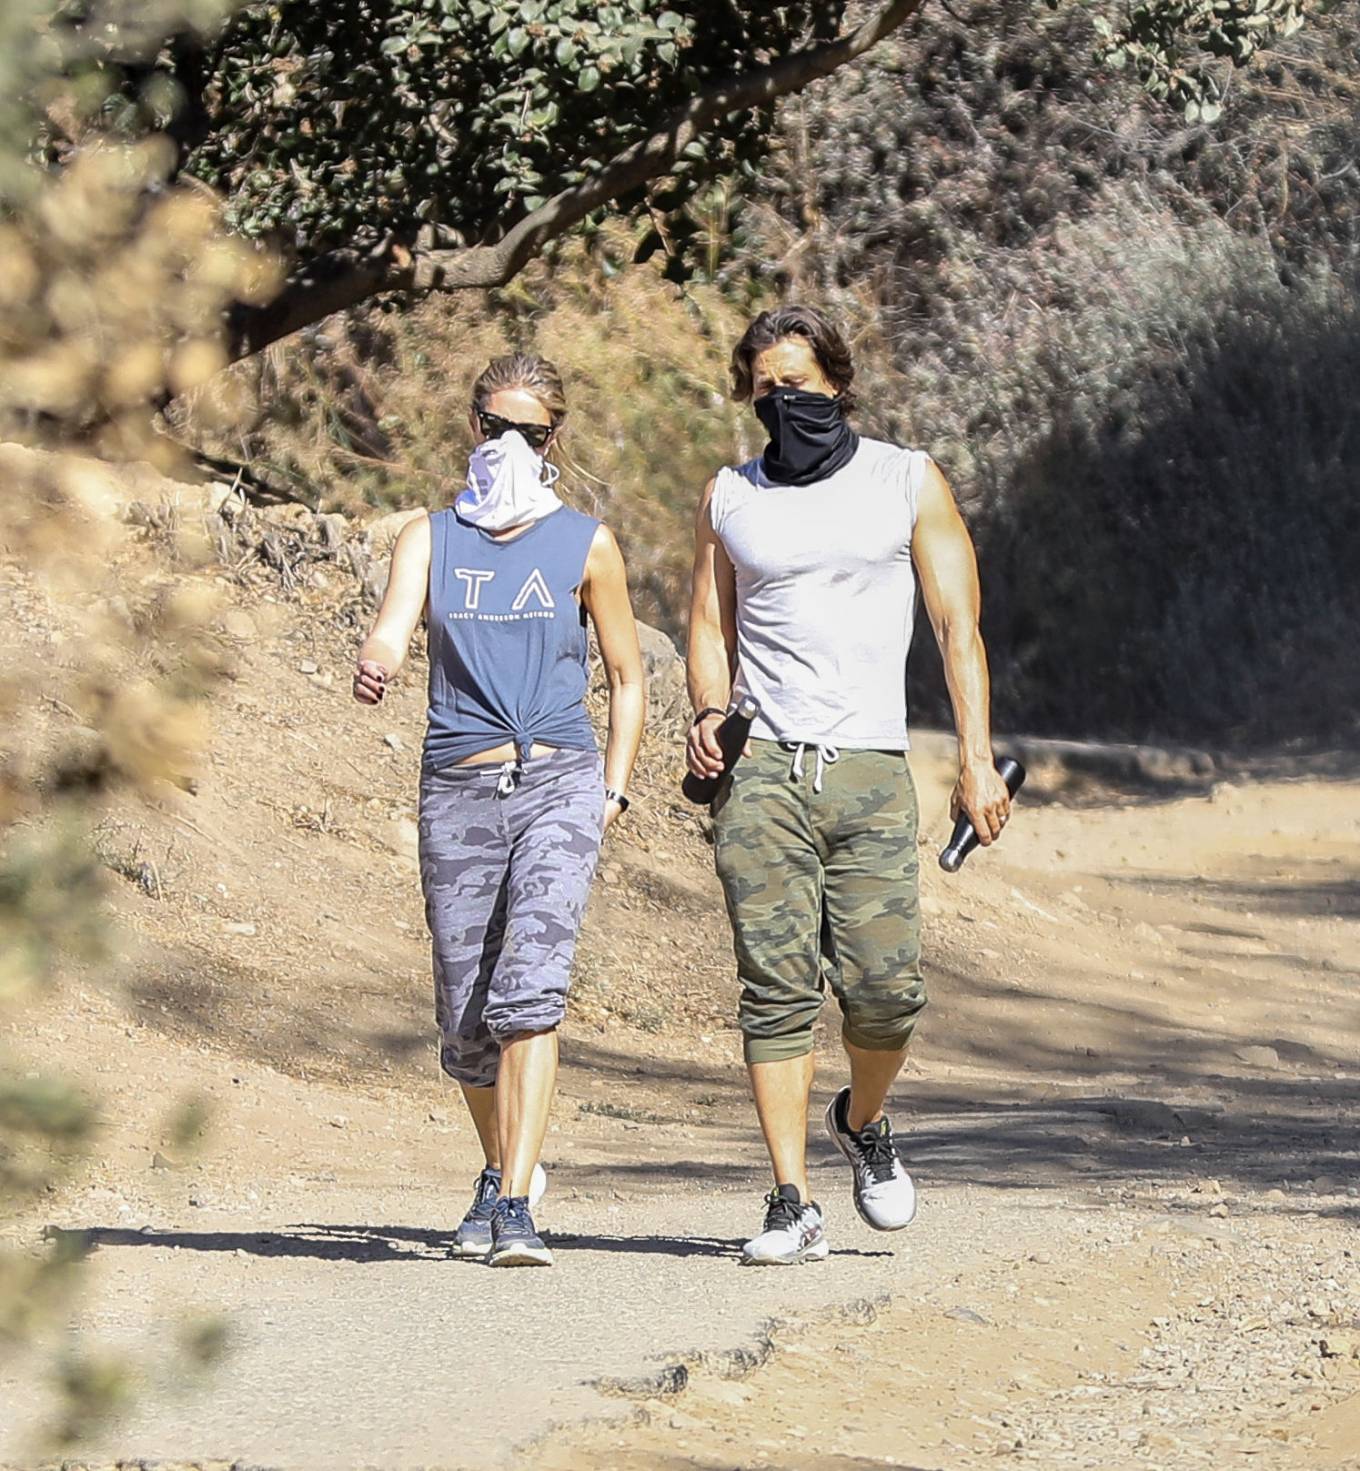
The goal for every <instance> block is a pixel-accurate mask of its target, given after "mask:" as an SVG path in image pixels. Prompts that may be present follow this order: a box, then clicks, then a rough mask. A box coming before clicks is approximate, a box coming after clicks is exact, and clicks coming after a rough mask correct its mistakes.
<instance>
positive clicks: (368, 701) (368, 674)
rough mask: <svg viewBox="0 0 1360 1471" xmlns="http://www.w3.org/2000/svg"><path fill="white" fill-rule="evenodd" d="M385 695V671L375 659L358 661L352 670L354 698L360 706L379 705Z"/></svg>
mask: <svg viewBox="0 0 1360 1471" xmlns="http://www.w3.org/2000/svg"><path fill="white" fill-rule="evenodd" d="M386 693H387V670H386V669H384V668H383V666H382V665H381V664H379V663H378V662H377V660H376V659H360V660H359V662H358V664H357V665H356V666H355V669H354V698H355V699H356V700H358V702H359V703H360V704H361V705H381V704H382V699H383V696H384V695H385V694H386Z"/></svg>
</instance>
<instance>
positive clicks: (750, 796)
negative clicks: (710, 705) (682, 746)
mask: <svg viewBox="0 0 1360 1471" xmlns="http://www.w3.org/2000/svg"><path fill="white" fill-rule="evenodd" d="M751 752H752V754H751V755H750V756H747V757H743V758H742V759H741V760H740V761H739V762H738V763H737V765H736V767H735V768H734V769H733V772H732V776H731V777H730V779H728V780H727V781H725V782H724V783H723V785H722V786H721V787H720V788H719V789H718V795H717V797H716V798H715V799H714V802H713V822H714V837H715V842H716V846H717V868H718V877H719V878H720V879H721V881H722V886H723V893H724V895H725V896H726V899H727V912H728V915H729V916H730V918H731V921H732V934H733V944H734V947H735V950H736V958H737V974H738V977H739V978H740V980H741V984H742V992H741V1006H740V1019H741V1030H742V1035H743V1037H744V1038H745V1046H746V1060H747V1061H748V1062H777V1061H780V1060H782V1059H784V1058H789V1057H799V1056H801V1055H802V1054H803V1053H805V1052H808V1051H810V1050H811V1048H812V1028H813V1024H814V1023H815V1022H816V1020H817V1014H818V1012H819V1011H820V1010H821V1007H822V999H823V987H824V984H825V982H826V981H829V982H830V984H831V989H832V991H833V992H834V993H835V996H836V999H837V1001H839V1003H840V1008H841V1015H842V1032H843V1035H844V1037H845V1039H846V1040H847V1041H848V1042H850V1043H852V1044H854V1045H855V1046H856V1047H863V1048H867V1049H871V1050H875V1051H885V1052H887V1051H893V1050H895V1049H896V1048H899V1047H904V1046H905V1045H906V1043H907V1041H908V1039H909V1038H910V1036H911V1032H912V1027H913V1026H914V1025H915V1021H916V1015H917V1013H918V1012H919V1011H920V1010H921V1008H922V1007H923V1006H924V1005H925V1004H926V993H925V983H924V982H923V981H922V979H921V907H920V900H919V894H918V888H917V879H918V874H917V863H916V827H917V811H916V788H915V787H914V786H913V784H912V780H911V773H910V771H909V770H908V768H907V758H906V756H905V755H904V754H902V753H901V752H896V753H894V752H887V751H842V752H841V753H840V756H839V758H838V759H837V760H836V761H835V763H834V764H827V765H826V767H825V770H824V772H823V774H822V778H821V781H822V790H821V791H820V792H817V791H815V790H814V783H815V770H816V766H817V759H816V750H815V748H813V747H809V748H808V749H807V752H806V759H805V761H804V762H803V763H802V766H803V768H804V769H803V770H802V772H801V775H800V774H798V773H797V772H796V771H795V761H794V757H795V751H794V749H793V748H792V747H789V746H785V745H781V744H780V743H778V742H776V741H761V740H753V741H752V742H751Z"/></svg>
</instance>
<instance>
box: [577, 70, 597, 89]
mask: <svg viewBox="0 0 1360 1471" xmlns="http://www.w3.org/2000/svg"><path fill="white" fill-rule="evenodd" d="M576 85H577V86H578V87H579V88H580V89H581V91H582V92H593V91H594V90H595V89H596V87H598V86H599V85H600V73H599V69H598V68H597V67H593V66H583V67H582V68H581V73H580V75H579V76H578V77H577V78H576Z"/></svg>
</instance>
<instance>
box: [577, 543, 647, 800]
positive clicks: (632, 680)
mask: <svg viewBox="0 0 1360 1471" xmlns="http://www.w3.org/2000/svg"><path fill="white" fill-rule="evenodd" d="M581 601H582V603H583V604H584V605H585V608H586V611H587V612H588V613H589V614H590V617H591V621H592V622H593V623H594V624H595V635H596V637H597V638H598V639H599V641H600V658H601V659H602V660H603V661H604V672H605V678H606V679H607V680H608V681H609V736H608V739H607V741H606V743H605V752H604V781H605V785H606V786H607V787H612V788H613V789H614V790H615V791H617V792H626V791H627V790H628V781H629V778H630V777H631V776H632V774H633V762H634V761H635V760H636V759H637V753H638V746H639V745H640V744H641V742H642V723H643V719H644V717H645V715H646V711H647V684H646V679H645V677H644V676H643V672H642V651H641V650H640V649H639V647H638V633H637V623H636V621H635V620H634V618H633V605H632V602H631V601H630V599H629V597H628V573H627V570H626V569H625V567H624V565H623V553H622V552H620V551H619V544H618V542H617V541H615V540H614V533H613V532H612V531H610V529H609V528H608V527H607V526H601V527H600V528H599V529H598V530H597V531H596V533H595V539H594V541H592V542H591V544H590V555H589V556H588V557H587V558H586V575H585V578H584V580H583V581H582V583H581ZM618 815H619V808H618V806H617V804H616V803H613V802H610V803H608V804H607V805H606V808H605V827H606V828H607V827H608V826H609V825H610V823H612V822H613V821H614V819H615V818H616V817H617V816H618Z"/></svg>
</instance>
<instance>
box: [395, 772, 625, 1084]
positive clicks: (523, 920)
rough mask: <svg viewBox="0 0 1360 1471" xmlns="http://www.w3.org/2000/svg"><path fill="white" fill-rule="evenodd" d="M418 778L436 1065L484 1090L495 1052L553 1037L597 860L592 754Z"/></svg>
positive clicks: (598, 814) (599, 812)
mask: <svg viewBox="0 0 1360 1471" xmlns="http://www.w3.org/2000/svg"><path fill="white" fill-rule="evenodd" d="M501 776H502V768H501V767H500V766H498V765H496V764H494V763H488V764H486V765H477V766H445V767H443V768H442V769H440V770H437V771H425V772H422V774H421V778H420V882H421V887H422V888H423V889H424V891H425V918H426V921H427V922H428V924H429V927H430V936H431V939H432V941H433V950H434V996H435V1019H436V1020H437V1022H438V1024H439V1032H440V1047H439V1062H440V1066H441V1067H442V1068H443V1069H444V1071H445V1072H446V1073H447V1074H448V1075H449V1076H450V1077H451V1078H456V1079H457V1080H458V1081H459V1082H460V1083H467V1084H469V1085H471V1086H472V1087H476V1088H489V1087H491V1086H492V1085H493V1084H494V1083H495V1081H496V1071H497V1068H498V1067H499V1064H500V1049H501V1043H502V1041H504V1040H505V1039H506V1038H509V1037H513V1036H514V1035H516V1034H517V1033H520V1032H543V1031H549V1030H551V1029H552V1028H553V1027H555V1026H557V1025H558V1023H559V1022H560V1021H561V1020H562V1017H563V1015H564V1014H565V1012H566V1007H567V986H568V983H569V981H570V977H571V962H572V956H573V954H574V953H575V950H576V936H577V933H578V931H579V930H580V928H581V920H582V917H583V916H584V914H585V908H586V899H587V898H588V896H589V893H590V884H591V880H592V879H593V878H594V876H595V864H596V861H597V859H598V858H599V853H600V828H601V825H602V823H603V821H604V779H603V770H602V766H601V762H600V758H599V756H598V755H597V754H596V753H595V752H594V751H572V750H566V749H559V750H556V751H553V752H551V753H549V754H548V755H546V756H533V757H530V758H529V759H528V760H527V761H525V762H524V763H523V766H522V768H521V771H520V776H519V780H518V784H517V785H516V786H515V787H514V788H513V789H512V790H510V791H508V792H501V791H499V790H498V786H499V784H500V781H501Z"/></svg>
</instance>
